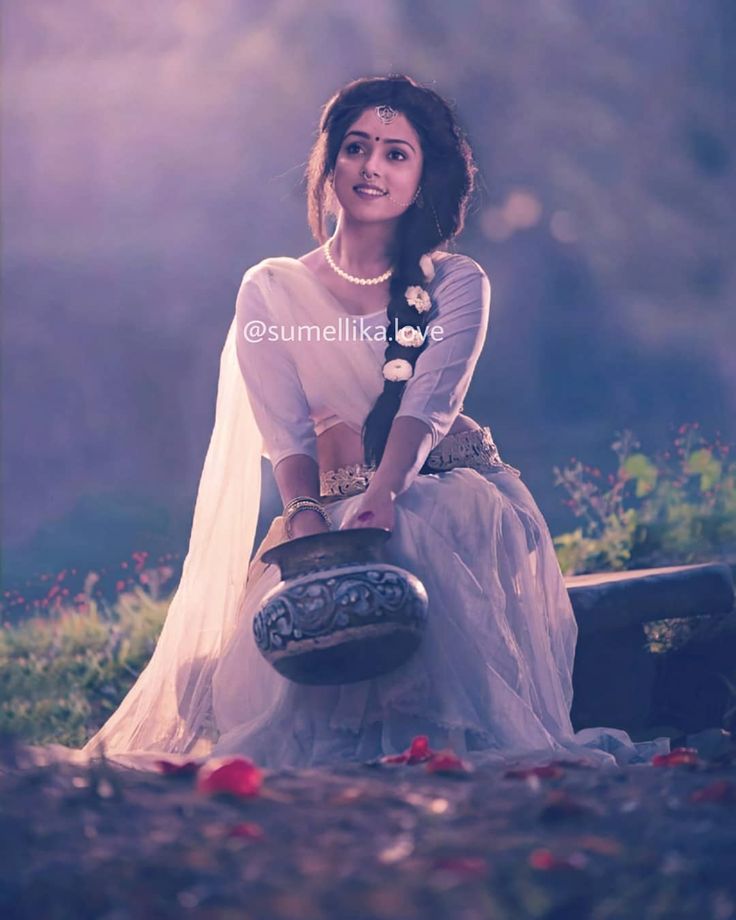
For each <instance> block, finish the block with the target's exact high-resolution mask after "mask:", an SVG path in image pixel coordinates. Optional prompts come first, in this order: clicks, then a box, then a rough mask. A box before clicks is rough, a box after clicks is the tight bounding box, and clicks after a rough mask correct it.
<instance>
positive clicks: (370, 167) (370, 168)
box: [363, 151, 378, 176]
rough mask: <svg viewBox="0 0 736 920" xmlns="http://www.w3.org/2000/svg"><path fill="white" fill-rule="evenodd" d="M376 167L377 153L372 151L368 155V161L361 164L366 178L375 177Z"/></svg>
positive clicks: (376, 173)
mask: <svg viewBox="0 0 736 920" xmlns="http://www.w3.org/2000/svg"><path fill="white" fill-rule="evenodd" d="M377 165H378V152H377V151H374V152H373V153H371V154H369V156H368V159H367V160H366V161H365V163H364V164H363V169H364V171H365V173H366V175H367V176H377V175H378V171H377V169H376V166H377Z"/></svg>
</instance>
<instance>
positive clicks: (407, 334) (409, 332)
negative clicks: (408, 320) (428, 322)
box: [396, 326, 423, 348]
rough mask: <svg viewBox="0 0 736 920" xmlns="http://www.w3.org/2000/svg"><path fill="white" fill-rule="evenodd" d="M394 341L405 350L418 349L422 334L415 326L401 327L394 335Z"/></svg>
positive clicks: (421, 341)
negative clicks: (405, 348)
mask: <svg viewBox="0 0 736 920" xmlns="http://www.w3.org/2000/svg"><path fill="white" fill-rule="evenodd" d="M396 341H397V342H398V343H399V345H404V346H406V347H407V348H419V347H420V346H421V345H422V344H423V338H422V332H421V330H420V329H418V328H417V327H416V326H402V327H401V329H399V331H398V332H397V333H396Z"/></svg>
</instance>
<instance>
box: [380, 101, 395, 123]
mask: <svg viewBox="0 0 736 920" xmlns="http://www.w3.org/2000/svg"><path fill="white" fill-rule="evenodd" d="M398 114H399V113H398V112H397V111H396V109H392V108H391V106H390V105H377V106H376V115H378V117H379V118H380V119H381V121H382V122H383V124H384V125H390V124H391V122H392V121H393V120H394V118H396V116H397V115H398Z"/></svg>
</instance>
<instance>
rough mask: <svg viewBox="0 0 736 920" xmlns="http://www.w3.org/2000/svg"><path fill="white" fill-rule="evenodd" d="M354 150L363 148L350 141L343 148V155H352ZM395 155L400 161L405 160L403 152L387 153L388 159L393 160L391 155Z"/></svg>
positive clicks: (392, 151) (393, 151)
mask: <svg viewBox="0 0 736 920" xmlns="http://www.w3.org/2000/svg"><path fill="white" fill-rule="evenodd" d="M356 149H357V150H362V149H363V148H362V147H361V145H360V144H359V143H358V142H357V141H352V142H351V143H350V144H348V145H347V146H346V147H345V153H349V154H352V153H353V152H354V151H355V150H356ZM395 153H398V155H399V157H400V158H401V159H402V160H405V159H406V154H405V153H404V151H403V150H391V151H390V152H389V157H390V158H391V159H395V157H394V156H393V154H395Z"/></svg>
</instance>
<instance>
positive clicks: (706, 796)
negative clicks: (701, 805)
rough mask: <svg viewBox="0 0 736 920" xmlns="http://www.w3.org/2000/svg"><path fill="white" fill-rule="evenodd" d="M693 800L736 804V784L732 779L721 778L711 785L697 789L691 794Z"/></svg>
mask: <svg viewBox="0 0 736 920" xmlns="http://www.w3.org/2000/svg"><path fill="white" fill-rule="evenodd" d="M690 801H691V802H718V803H720V804H722V805H736V785H735V784H734V783H732V782H730V780H727V779H719V780H716V781H715V782H714V783H711V784H710V785H709V786H703V787H702V789H696V790H695V791H694V792H693V793H692V794H691V795H690Z"/></svg>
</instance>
